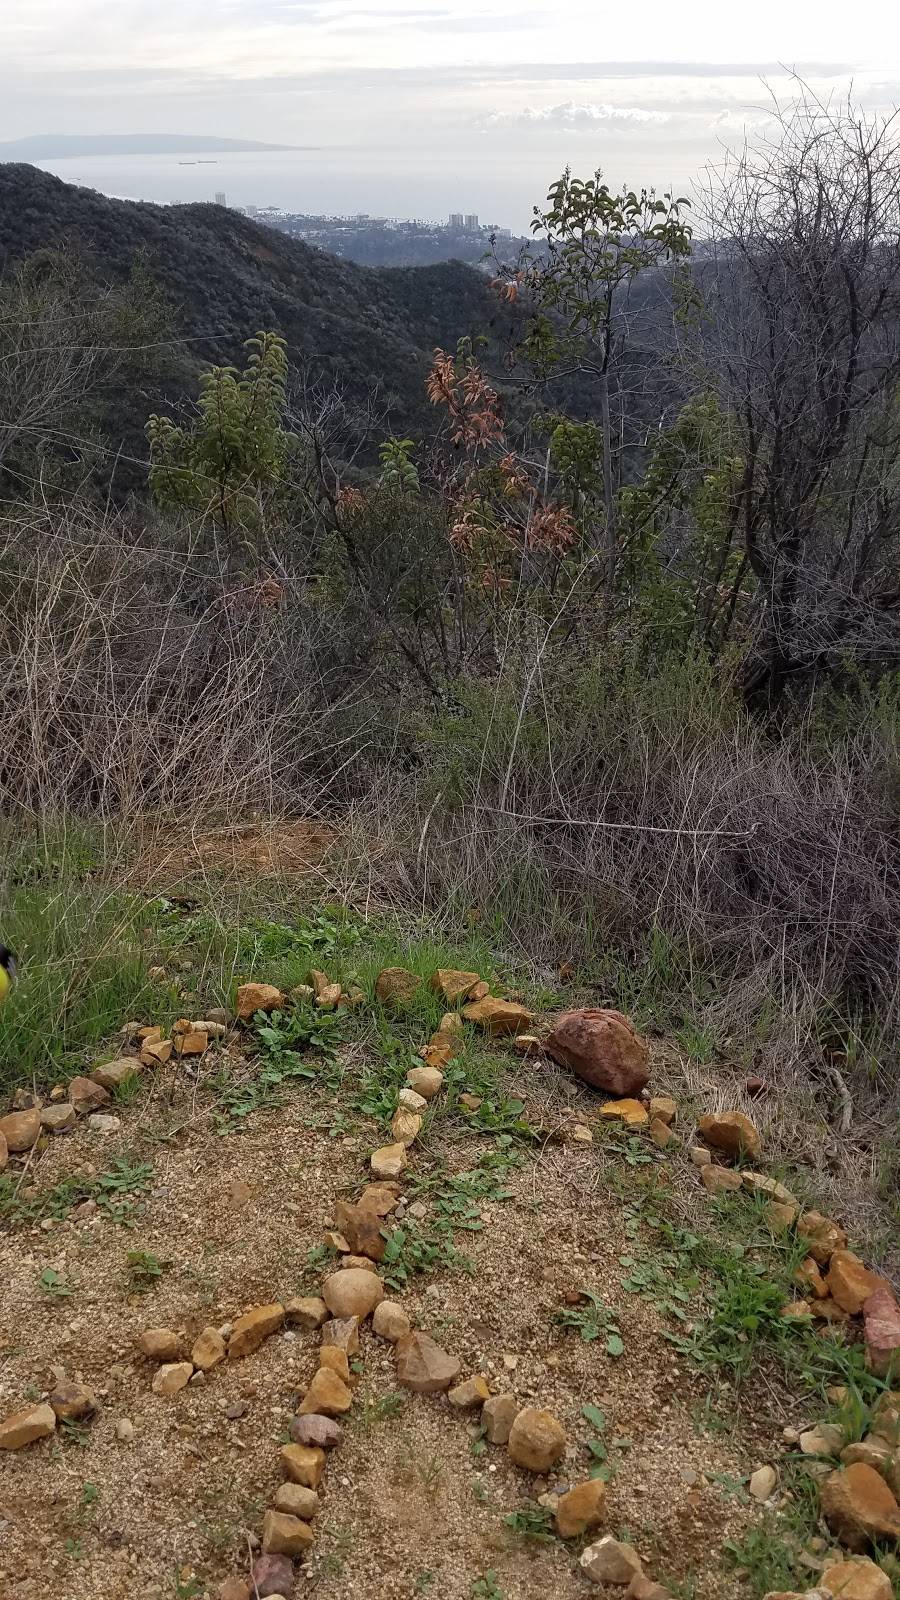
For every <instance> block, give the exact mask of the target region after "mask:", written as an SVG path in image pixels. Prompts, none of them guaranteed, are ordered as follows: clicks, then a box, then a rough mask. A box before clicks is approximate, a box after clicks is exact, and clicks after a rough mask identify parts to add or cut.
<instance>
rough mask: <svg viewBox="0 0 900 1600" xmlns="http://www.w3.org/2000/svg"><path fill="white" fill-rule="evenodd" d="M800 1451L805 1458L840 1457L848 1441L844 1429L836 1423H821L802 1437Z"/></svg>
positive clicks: (809, 1429) (807, 1430)
mask: <svg viewBox="0 0 900 1600" xmlns="http://www.w3.org/2000/svg"><path fill="white" fill-rule="evenodd" d="M799 1442H800V1449H801V1450H802V1451H803V1454H804V1455H805V1456H839V1455H840V1453H841V1451H842V1450H843V1448H844V1445H845V1443H846V1439H845V1437H844V1430H843V1428H841V1427H839V1426H838V1424H837V1423H836V1422H820V1423H819V1424H818V1426H817V1427H815V1428H807V1429H806V1431H805V1432H804V1433H801V1435H800V1441H799Z"/></svg>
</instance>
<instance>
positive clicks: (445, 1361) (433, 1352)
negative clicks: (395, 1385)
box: [394, 1333, 460, 1394]
mask: <svg viewBox="0 0 900 1600" xmlns="http://www.w3.org/2000/svg"><path fill="white" fill-rule="evenodd" d="M394 1352H395V1357H396V1361H397V1378H398V1381H399V1382H400V1383H402V1385H403V1387H404V1389H412V1390H413V1392H414V1393H415V1394H439V1393H440V1391H441V1390H442V1389H449V1388H450V1385H451V1384H452V1383H453V1382H455V1380H456V1379H457V1378H458V1377H459V1369H460V1362H459V1360H458V1358H457V1357H456V1356H451V1355H448V1354H447V1351H446V1350H442V1349H441V1347H440V1345H439V1344H436V1343H435V1341H434V1339H432V1338H431V1337H430V1336H429V1335H428V1334H427V1333H408V1334H406V1335H405V1336H404V1337H403V1338H402V1339H398V1340H397V1343H396V1344H395V1345H394Z"/></svg>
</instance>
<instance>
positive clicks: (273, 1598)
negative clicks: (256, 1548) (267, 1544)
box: [250, 1552, 294, 1600]
mask: <svg viewBox="0 0 900 1600" xmlns="http://www.w3.org/2000/svg"><path fill="white" fill-rule="evenodd" d="M293 1590H294V1569H293V1567H292V1565H291V1562H290V1560H289V1558H288V1557H287V1556H282V1555H276V1554H275V1553H274V1552H272V1553H271V1554H266V1555H262V1556H257V1558H256V1560H255V1561H254V1563H253V1566H252V1567H251V1568H250V1592H251V1594H253V1595H254V1596H259V1600H277V1596H278V1595H284V1596H285V1597H287V1596H289V1595H291V1594H292V1593H293Z"/></svg>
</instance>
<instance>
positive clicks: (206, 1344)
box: [191, 1328, 226, 1372]
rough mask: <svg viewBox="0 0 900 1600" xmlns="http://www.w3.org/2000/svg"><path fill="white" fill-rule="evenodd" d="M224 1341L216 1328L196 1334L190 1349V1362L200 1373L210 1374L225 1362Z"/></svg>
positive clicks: (205, 1329)
mask: <svg viewBox="0 0 900 1600" xmlns="http://www.w3.org/2000/svg"><path fill="white" fill-rule="evenodd" d="M225 1355H226V1350H225V1340H224V1339H223V1338H222V1335H221V1334H220V1332H219V1330H218V1328H204V1329H203V1331H202V1333H198V1335H197V1337H196V1339H195V1340H194V1343H193V1347H192V1349H191V1360H192V1362H193V1363H194V1366H195V1367H197V1368H199V1370H200V1371H201V1372H211V1371H212V1369H213V1367H217V1366H218V1365H219V1362H220V1361H224V1360H225Z"/></svg>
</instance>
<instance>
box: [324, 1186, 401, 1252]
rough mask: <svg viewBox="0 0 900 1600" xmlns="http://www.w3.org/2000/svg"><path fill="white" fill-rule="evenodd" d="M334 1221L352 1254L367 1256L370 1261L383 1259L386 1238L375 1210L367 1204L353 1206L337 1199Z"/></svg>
mask: <svg viewBox="0 0 900 1600" xmlns="http://www.w3.org/2000/svg"><path fill="white" fill-rule="evenodd" d="M395 1203H396V1202H395ZM335 1221H336V1222H337V1225H338V1227H339V1228H340V1230H341V1233H342V1234H343V1235H344V1237H345V1239H346V1240H347V1243H348V1244H349V1246H350V1249H351V1251H352V1252H353V1254H354V1255H359V1256H368V1257H369V1258H370V1260H372V1261H382V1260H383V1259H384V1252H385V1246H386V1244H387V1240H386V1239H385V1237H384V1234H383V1232H382V1220H381V1217H380V1216H378V1214H377V1212H375V1211H374V1210H372V1209H371V1208H370V1207H369V1206H364V1205H355V1206H354V1205H351V1204H350V1203H349V1201H347V1200H339V1201H338V1203H337V1205H336V1207H335Z"/></svg>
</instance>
